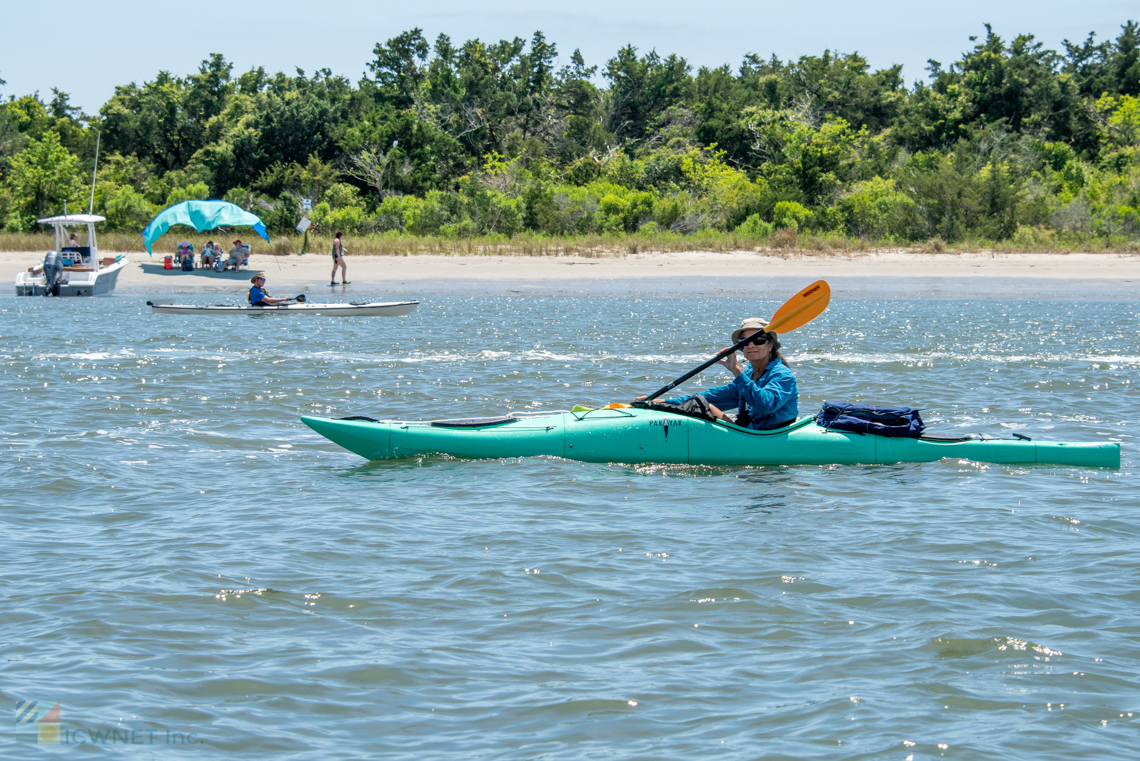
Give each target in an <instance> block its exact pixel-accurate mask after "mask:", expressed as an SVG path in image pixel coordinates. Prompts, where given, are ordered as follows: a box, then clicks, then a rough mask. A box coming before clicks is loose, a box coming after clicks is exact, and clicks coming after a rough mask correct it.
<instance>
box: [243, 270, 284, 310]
mask: <svg viewBox="0 0 1140 761" xmlns="http://www.w3.org/2000/svg"><path fill="white" fill-rule="evenodd" d="M249 282H251V283H253V287H252V288H250V289H249V305H250V306H254V307H272V306H277V305H278V304H287V303H289V302H290V301H292V300H293V299H275V298H273V297H272V296H270V295H269V291H267V290H265V273H264V272H258V273H257V274H256V275H254V276H253V277H251V278H250V279H249Z"/></svg>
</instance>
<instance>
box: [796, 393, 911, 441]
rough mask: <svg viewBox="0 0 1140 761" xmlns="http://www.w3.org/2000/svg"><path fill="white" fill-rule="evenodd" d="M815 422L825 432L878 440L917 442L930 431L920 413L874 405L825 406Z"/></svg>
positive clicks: (825, 404)
mask: <svg viewBox="0 0 1140 761" xmlns="http://www.w3.org/2000/svg"><path fill="white" fill-rule="evenodd" d="M815 422H817V423H819V424H820V425H821V426H823V427H824V428H829V429H834V430H836V431H851V432H852V433H872V434H874V435H876V436H901V437H905V438H911V439H917V438H918V437H919V436H921V435H922V432H923V431H924V430H925V429H926V425H925V424H924V423H923V422H922V418H921V417H919V414H918V410H912V409H911V408H910V407H879V406H877V405H874V404H848V403H846V402H824V403H823V409H822V410H820V411H819V414H818V415H816V416H815Z"/></svg>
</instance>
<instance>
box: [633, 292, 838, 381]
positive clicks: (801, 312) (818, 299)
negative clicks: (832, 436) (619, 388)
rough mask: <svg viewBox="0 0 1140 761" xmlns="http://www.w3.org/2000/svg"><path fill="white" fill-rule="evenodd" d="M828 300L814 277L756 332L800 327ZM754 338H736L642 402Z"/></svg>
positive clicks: (825, 304)
mask: <svg viewBox="0 0 1140 761" xmlns="http://www.w3.org/2000/svg"><path fill="white" fill-rule="evenodd" d="M829 301H831V288H830V287H829V286H828V285H827V283H826V282H825V281H823V280H816V281H815V282H814V283H812V284H811V285H809V286H808V287H807V288H804V289H803V290H802V291H800V292H799V293H797V294H796V295H795V296H792V297H791V298H790V299H788V300H787V301H786V302H784V305H783V306H782V307H780V308H779V309H777V310H776V313H775V314H774V315H772V321H771V322H769V323H768V327H766V328H764V330H762V331H759V332H761V333H788V332H791V331H793V330H795V329H796V328H802V327H803V326H804V325H807V324H808V323H809V322H811V321H812V320H814V319H815V318H816V317H819V316H820V315H821V314H823V310H824V309H827V303H828V302H829ZM755 337H756V334H755V333H753V334H752V335H750V336H748V337H747V338H742V339H740V340H739V341H737V342H736V344H735V345H733V346H731V347H729V348H727V349H725V350H724V351H721V352H718V353H717V355H716V356H715V357H713V358H712V359H710V360H709V361H708V362H705V363H704V364H703V365H701V366H700V367H697V368H695V369H693V370H690V371H689V372H687V373H685V374H684V375H682V376H681V377H680V378H678V379H677V380H675V381H673V382H672V383H670V384H669V385H667V386H663V387H661V388H659V389H657V390H656V391H654V392H653V393H652V394H650V395H649V396H647V397H645V401H647V402H651V401H653V400H654V399H656V398H657V397H659V396H661V395H662V394H664V393H665V392H666V391H671V390H672V389H674V388H676V387H677V386H679V385H681V384H682V383H684V382H685V381H687V380H688V379H689V378H692V377H693V376H694V375H696V374H697V373H699V372H700V371H702V370H704V369H705V368H708V367H712V366H713V365H714V364H716V363H717V362H719V361H720V360H721V359H723V358H724V357H727V356H728V355H730V354H732V353H733V352H736V351H740V350H741V349H743V348H744V347H745V346H746V345H747V344H748V343H749V342H750V341H752V339H753V338H755Z"/></svg>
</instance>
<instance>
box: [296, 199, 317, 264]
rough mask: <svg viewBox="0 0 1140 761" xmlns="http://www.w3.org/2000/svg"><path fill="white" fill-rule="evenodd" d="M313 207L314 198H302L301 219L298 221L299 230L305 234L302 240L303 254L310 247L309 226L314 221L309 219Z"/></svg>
mask: <svg viewBox="0 0 1140 761" xmlns="http://www.w3.org/2000/svg"><path fill="white" fill-rule="evenodd" d="M312 208H313V201H312V199H309V198H302V199H301V221H300V222H298V223H297V232H299V233H304V234H305V237H304V238H303V239H302V240H301V253H302V254H304V253H305V252H306V251H307V250H308V249H309V226H310V225H311V224H312V222H310V221H309V212H310V211H311V210H312Z"/></svg>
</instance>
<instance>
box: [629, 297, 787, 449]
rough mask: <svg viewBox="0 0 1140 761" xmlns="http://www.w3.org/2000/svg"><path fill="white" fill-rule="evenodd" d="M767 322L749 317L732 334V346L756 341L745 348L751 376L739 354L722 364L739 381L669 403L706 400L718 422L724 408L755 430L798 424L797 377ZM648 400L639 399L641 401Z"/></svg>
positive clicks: (725, 359)
mask: <svg viewBox="0 0 1140 761" xmlns="http://www.w3.org/2000/svg"><path fill="white" fill-rule="evenodd" d="M767 326H768V322H767V321H766V320H762V319H760V318H759V317H749V318H747V319H746V320H745V321H744V322H743V323H741V325H740V327H739V328H738V329H737V330H735V331H734V332H733V334H732V343H734V344H735V343H737V342H738V341H741V340H743V339H744V338H745V337H747V336H753V335H754V336H756V339H755V340H754V341H753V342H751V343H748V344H745V346H744V358H745V359H747V360H748V365H749V368H748V372H747V373H745V372H743V371H742V370H741V369H740V365H738V364H737V362H736V352H733V353H731V354H729V355H728V356H726V357H724V358H723V359H721V360H719V364H722V365H724V366H725V367H726V368H727V369H728V371H729V372H730V373H732V374H733V375H734V376H736V377H735V379H734V380H733V381H732V383H728V384H726V385H724V386H717V387H716V388H710V389H708V390H707V391H701V392H700V393H699V394H689V396H684V397H681V398H679V399H666V400H665V401H667V402H669V403H670V404H681V403H683V402H685V401H686V400H688V399H691V398H693V397H694V396H703V397H704V398H705V399H706V400H707V401H708V403H709V408H710V410H711V411H712V413H713V415H714V416H715V417H716V418H717V419H718V420H724V419H725V416H724V412H722V411H721V408H725V409H731V408H732V407H736V408H737V415H736V424H737V425H739V426H743V427H745V428H752V429H754V430H760V431H764V430H770V429H772V428H782V427H783V426H785V425H790V424H792V423H794V422H795V421H796V415H798V414H799V392H798V389H797V387H796V376H795V375H793V374H792V371H791V370H789V369H788V363H787V360H785V359H784V355H783V354H781V353H780V339H779V338H778V337H777V336H776V334H775V333H765V332H763V330H764V328H766V327H767ZM645 398H646V397H644V396H641V397H638V401H641V400H644V399H645Z"/></svg>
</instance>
